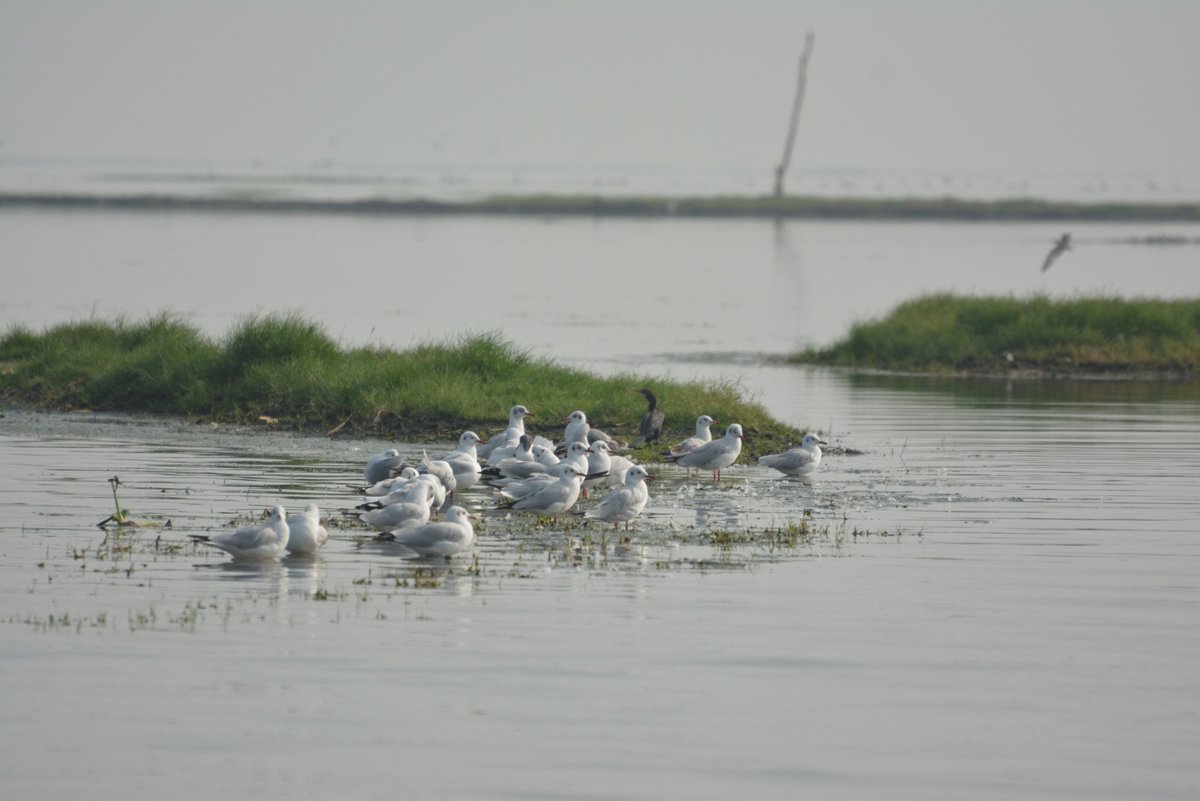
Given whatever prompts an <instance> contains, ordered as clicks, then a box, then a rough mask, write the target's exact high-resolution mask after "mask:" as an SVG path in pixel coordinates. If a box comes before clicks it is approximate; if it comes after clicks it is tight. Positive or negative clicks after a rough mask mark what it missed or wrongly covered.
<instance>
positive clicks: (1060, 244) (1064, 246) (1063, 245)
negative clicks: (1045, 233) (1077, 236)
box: [1042, 233, 1071, 272]
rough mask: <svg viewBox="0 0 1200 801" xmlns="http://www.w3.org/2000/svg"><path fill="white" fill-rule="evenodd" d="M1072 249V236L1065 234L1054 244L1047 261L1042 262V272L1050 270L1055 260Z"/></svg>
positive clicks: (1047, 255)
mask: <svg viewBox="0 0 1200 801" xmlns="http://www.w3.org/2000/svg"><path fill="white" fill-rule="evenodd" d="M1070 249H1071V235H1070V234H1069V233H1067V234H1063V235H1062V236H1060V237H1059V238H1058V239H1057V240H1056V241H1055V242H1054V247H1052V248H1051V249H1050V252H1049V253H1047V254H1046V260H1045V261H1044V262H1042V272H1046V270H1049V269H1050V265H1051V264H1054V260H1055V259H1057V258H1058V257H1059V256H1061V255H1062V254H1063V253H1065V252H1067V251H1068V250H1070Z"/></svg>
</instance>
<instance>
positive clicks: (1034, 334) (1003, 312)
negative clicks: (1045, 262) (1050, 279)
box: [791, 294, 1200, 373]
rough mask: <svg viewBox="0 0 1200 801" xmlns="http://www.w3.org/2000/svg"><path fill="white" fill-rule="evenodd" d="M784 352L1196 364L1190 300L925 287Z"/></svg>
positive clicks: (980, 366)
mask: <svg viewBox="0 0 1200 801" xmlns="http://www.w3.org/2000/svg"><path fill="white" fill-rule="evenodd" d="M1010 357H1011V358H1010ZM791 360H792V361H797V362H809V363H818V364H832V365H840V366H851V367H864V368H878V369H887V370H934V371H937V370H968V371H969V370H979V371H994V370H1005V369H1010V368H1027V369H1071V370H1089V371H1168V372H1178V373H1192V372H1194V371H1195V370H1196V368H1197V366H1198V365H1200V300H1153V299H1134V300H1125V299H1121V298H1112V297H1094V298H1078V299H1074V300H1051V299H1049V298H1047V297H1045V296H1040V295H1039V296H1033V297H1029V298H1015V297H971V296H968V297H964V296H957V295H949V294H938V295H928V296H925V297H921V298H917V299H915V300H911V301H908V302H906V303H902V304H900V305H899V306H897V307H896V308H895V309H894V310H893V311H892V312H891V313H890V314H888V315H887V316H886V317H885V318H884V319H882V320H874V321H870V322H864V323H858V324H856V325H854V326H853V327H852V328H851V329H850V333H849V335H848V336H847V337H846V338H845V339H843V340H842V341H840V342H837V343H835V344H834V345H833V346H831V347H828V348H823V349H811V350H808V351H804V352H802V353H799V354H796V355H795V356H793V357H792V358H791Z"/></svg>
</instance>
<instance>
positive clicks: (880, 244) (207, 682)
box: [0, 210, 1200, 801]
mask: <svg viewBox="0 0 1200 801" xmlns="http://www.w3.org/2000/svg"><path fill="white" fill-rule="evenodd" d="M1062 227H1063V226H1061V225H1058V224H1053V225H1047V224H1012V225H998V224H978V225H977V224H934V223H930V224H926V223H920V224H895V223H822V222H789V223H785V224H782V225H775V224H773V223H769V222H762V221H720V222H714V221H695V220H670V221H634V220H601V221H592V220H555V221H545V220H531V219H522V220H496V219H457V218H456V219H390V218H389V219H376V218H363V219H352V218H343V217H320V216H314V217H307V216H306V217H288V216H255V215H251V216H237V215H219V214H212V215H202V214H113V213H103V212H101V213H94V212H71V213H68V212H32V211H13V210H4V211H2V212H0V314H2V315H3V321H4V322H5V323H6V324H10V323H23V324H28V325H32V326H34V327H40V326H43V325H47V324H53V323H57V322H62V321H64V320H70V319H80V318H86V317H89V316H91V315H93V314H94V315H99V316H101V317H109V316H111V315H113V314H117V313H126V314H129V315H131V316H134V317H137V316H139V315H142V314H151V313H155V312H158V311H161V310H163V309H170V310H173V311H175V312H177V313H179V314H181V315H183V316H185V317H187V318H188V319H191V320H193V321H194V322H195V323H196V324H197V325H198V326H200V327H201V328H202V329H203V330H205V331H206V332H208V333H210V334H213V335H220V334H222V333H224V332H225V331H226V330H227V329H228V327H229V326H230V324H231V323H232V322H233V321H234V320H236V319H237V318H238V317H240V316H241V315H243V314H246V313H253V312H256V311H257V312H274V311H280V310H284V309H295V310H298V311H301V312H302V313H304V314H306V315H309V316H311V317H312V318H314V319H316V320H319V321H321V322H322V323H323V324H324V325H325V326H326V327H327V329H328V330H329V331H330V333H331V334H333V335H334V336H336V337H338V338H339V339H341V340H342V341H344V342H346V343H347V344H361V343H364V342H372V343H376V344H383V345H388V346H395V347H403V346H406V345H408V344H411V343H412V342H413V341H418V340H425V339H428V338H437V337H441V336H448V335H455V334H458V333H460V332H461V331H462V330H463V328H464V323H463V321H464V320H465V321H468V323H467V324H469V325H470V326H471V327H473V328H474V329H475V330H489V329H495V330H499V331H501V332H502V333H503V334H504V335H506V336H508V337H510V338H512V339H513V341H514V342H516V343H517V344H518V345H519V346H521V347H527V348H529V349H531V350H533V351H535V352H537V353H541V354H546V355H550V356H552V357H554V358H556V359H560V360H563V361H565V362H568V363H570V364H572V365H578V366H584V367H589V368H591V369H596V370H600V371H603V372H620V371H631V372H636V373H638V374H642V375H647V376H650V377H655V376H668V375H669V376H673V377H678V378H683V379H691V378H699V379H722V380H726V381H732V382H736V383H737V384H738V385H739V386H741V387H742V388H743V389H744V390H745V392H746V393H747V394H749V395H751V396H754V397H756V398H758V399H759V400H761V401H762V402H763V404H764V405H765V406H766V407H767V408H768V410H770V411H771V413H772V414H773V415H775V416H777V417H779V418H781V419H783V420H785V421H788V422H790V423H792V424H794V425H797V426H799V427H801V428H810V427H811V428H816V429H819V430H821V431H822V432H823V433H824V434H825V436H826V438H827V439H829V440H831V441H832V442H833V443H834V444H835V445H837V446H840V447H842V448H848V449H851V450H853V451H858V452H861V453H860V454H859V455H842V454H840V453H836V452H835V453H832V454H830V455H828V456H827V457H826V460H825V461H824V462H823V463H822V466H821V469H820V471H819V472H818V473H816V474H815V475H814V476H813V477H811V478H810V479H807V480H787V479H782V478H780V477H779V476H777V475H776V474H774V473H772V472H771V471H767V470H761V469H758V468H755V467H748V466H738V467H735V468H733V469H731V470H729V471H727V474H726V477H725V478H724V480H723V481H722V483H721V485H720V486H719V487H713V486H712V485H711V483H710V482H709V481H708V480H707V479H700V480H696V479H692V480H685V478H684V476H683V473H682V471H681V470H678V469H676V468H673V467H667V466H656V467H655V468H654V472H655V473H657V474H658V477H659V481H658V482H657V483H655V484H654V485H653V486H652V490H651V492H652V502H651V505H650V506H649V508H648V509H647V513H646V515H645V516H644V518H643V519H642V520H641V521H640V522H639V525H638V529H637V531H636V532H635V533H634V534H633V535H631V537H630V539H629V540H628V541H623V540H622V539H620V538H613V537H612V536H611V535H609V534H607V533H606V532H603V531H602V530H601V529H599V528H596V527H594V526H587V525H584V524H582V523H581V522H580V521H579V520H577V519H572V520H571V521H570V522H569V523H568V524H567V525H566V526H565V527H538V526H536V525H535V524H533V523H531V522H530V521H528V520H524V519H523V518H513V519H508V518H506V517H505V516H504V515H503V514H502V513H499V512H494V511H485V512H484V517H485V520H484V523H483V525H482V526H480V529H479V540H478V541H477V544H476V546H475V548H474V552H473V554H472V555H471V556H469V557H466V558H461V559H459V560H456V561H455V562H454V563H452V564H451V565H450V566H446V565H443V564H440V563H439V564H428V563H414V562H411V561H407V560H404V559H402V558H400V557H399V556H398V555H397V554H396V553H394V552H392V551H389V550H388V549H386V548H382V547H378V546H371V545H364V544H361V543H360V540H361V538H362V536H363V534H364V532H362V531H361V530H358V529H353V528H350V527H348V526H346V525H342V524H335V525H334V526H333V530H334V540H333V541H332V542H331V543H330V544H329V546H327V548H326V549H325V550H324V552H323V553H322V554H321V555H320V556H319V557H317V558H316V559H312V560H298V559H287V560H284V561H283V562H281V563H280V564H278V565H271V566H268V567H265V568H264V567H258V568H247V567H244V566H235V565H232V564H230V563H229V562H228V561H227V559H226V558H225V557H224V556H223V555H221V554H219V553H213V552H209V551H207V550H204V549H199V548H198V547H197V546H193V545H191V544H189V543H188V538H187V536H186V535H187V534H189V533H198V532H205V531H210V530H221V529H224V528H225V527H227V526H229V525H230V524H231V521H233V520H235V519H236V520H239V521H245V520H246V519H249V518H252V517H255V516H257V515H258V514H260V513H261V511H262V509H263V508H264V507H265V506H267V505H269V504H272V503H275V502H278V501H282V502H283V503H284V504H285V505H287V506H289V507H299V506H301V505H303V504H304V503H306V502H309V501H313V502H316V503H318V504H320V506H321V507H322V509H323V510H325V512H326V513H332V514H335V515H336V513H337V512H338V510H340V509H344V508H347V507H349V506H350V505H351V504H352V503H353V502H354V499H355V496H354V495H353V494H352V493H351V492H350V490H349V489H348V488H347V487H348V485H350V484H353V483H355V482H356V481H357V480H359V479H360V478H361V468H362V464H363V463H364V461H365V460H366V458H367V456H368V455H369V454H370V453H373V452H376V451H378V450H382V449H383V448H384V447H387V445H388V443H383V442H372V441H358V440H335V441H327V440H324V439H319V438H303V437H295V436H292V435H290V434H283V433H273V434H269V435H264V434H263V433H262V432H243V431H230V430H225V429H217V428H211V427H208V426H197V425H193V424H190V423H177V422H171V423H164V422H161V421H147V420H136V419H127V418H121V417H109V416H104V415H40V414H29V413H24V412H18V411H11V410H10V411H8V412H7V413H6V414H5V415H4V416H3V417H2V418H0V536H2V539H0V557H2V558H0V599H2V604H0V626H2V627H3V631H4V638H3V640H0V643H2V644H0V682H3V685H4V686H5V704H4V705H3V709H2V712H0V736H3V741H4V748H2V749H0V774H2V775H3V776H4V777H5V778H4V781H5V791H6V795H12V796H13V797H21V798H29V797H73V796H81V795H85V794H86V795H88V796H89V797H93V798H99V799H103V798H119V799H122V801H126V799H129V798H131V797H135V798H136V797H154V798H160V797H171V798H210V797H212V796H213V795H214V794H216V793H221V792H226V793H229V792H232V793H234V794H235V795H238V796H243V795H250V794H253V795H254V796H256V797H263V798H278V797H316V796H329V795H331V794H336V795H338V796H347V795H350V796H368V795H370V796H375V795H382V794H383V793H385V792H387V793H396V792H403V793H404V794H406V795H411V796H413V797H438V796H441V797H453V798H528V797H531V796H543V797H567V798H697V797H701V798H718V797H719V798H727V797H732V796H739V797H745V796H750V797H788V798H792V797H795V796H796V795H797V791H799V792H801V793H805V794H807V795H814V796H819V797H848V798H861V797H872V796H877V797H880V796H883V797H888V798H914V799H918V798H919V799H929V798H954V799H959V798H964V797H970V798H981V797H982V798H1007V797H1021V798H1028V797H1054V798H1056V799H1057V798H1064V797H1067V798H1070V797H1074V798H1080V799H1083V798H1087V799H1093V798H1097V797H1112V798H1130V797H1139V798H1140V797H1155V798H1193V797H1195V796H1196V794H1197V791H1198V790H1200V770H1198V769H1197V768H1196V766H1195V760H1194V756H1193V751H1194V750H1195V749H1194V743H1195V742H1196V740H1197V737H1198V735H1200V725H1198V723H1197V721H1198V720H1200V701H1198V700H1197V696H1196V694H1195V693H1194V692H1193V690H1192V687H1191V682H1192V676H1194V675H1195V674H1196V672H1197V669H1198V668H1200V637H1198V636H1197V635H1196V630H1195V620H1196V614H1197V607H1198V606H1200V588H1198V586H1197V582H1196V580H1195V577H1196V575H1197V568H1198V566H1200V565H1198V564H1197V561H1198V558H1200V546H1198V545H1197V539H1196V534H1197V532H1198V529H1197V526H1196V523H1195V521H1196V520H1197V519H1198V517H1200V508H1198V507H1200V500H1197V496H1196V492H1195V484H1196V476H1197V475H1200V393H1198V391H1197V388H1196V385H1194V384H1191V385H1188V384H1169V383H1120V384H1108V383H1068V382H1034V383H1019V382H1017V383H1013V382H1004V381H978V382H961V381H950V382H938V381H929V380H922V379H910V378H894V377H883V376H855V375H850V374H846V373H841V372H838V371H831V370H825V369H817V368H785V367H763V366H760V365H759V364H758V363H757V362H756V360H754V359H751V358H746V357H745V356H739V355H737V354H746V353H753V352H763V351H766V352H775V353H779V352H786V351H788V350H791V349H793V348H795V347H799V346H801V345H805V344H823V343H826V342H829V341H831V340H833V339H835V338H837V337H838V336H840V335H841V334H842V333H843V332H844V331H845V329H846V327H847V326H849V324H850V323H851V322H853V321H854V320H856V319H861V318H863V317H867V316H872V315H876V314H882V313H883V312H885V311H886V310H887V309H888V308H889V307H890V306H891V305H893V304H894V303H896V302H899V301H900V300H904V299H907V298H909V297H912V296H914V295H916V294H918V293H921V292H925V291H934V290H937V291H947V290H954V291H963V292H965V291H978V292H989V293H1009V292H1011V293H1016V294H1021V295H1023V294H1027V293H1030V292H1034V291H1042V292H1045V293H1047V294H1050V295H1052V296H1056V297H1069V296H1073V295H1077V294H1090V293H1095V292H1106V293H1110V294H1119V295H1125V296H1130V295H1156V296H1163V297H1185V296H1196V295H1197V294H1200V270H1197V269H1195V268H1196V266H1197V264H1196V260H1197V254H1200V249H1198V248H1197V247H1196V246H1194V245H1173V246H1146V245H1134V244H1130V243H1129V240H1131V239H1134V238H1140V237H1146V236H1152V235H1159V234H1167V235H1171V236H1181V237H1184V238H1191V239H1195V238H1196V237H1197V235H1198V232H1197V229H1196V227H1195V226H1186V225H1184V226H1154V225H1108V224H1089V225H1072V226H1070V229H1071V230H1072V231H1073V233H1074V236H1075V239H1076V240H1077V242H1078V244H1077V246H1076V250H1075V251H1074V252H1072V253H1070V254H1067V256H1065V257H1064V258H1063V259H1062V260H1061V261H1059V262H1058V263H1056V264H1055V266H1054V268H1053V269H1052V270H1051V271H1050V272H1048V273H1046V274H1044V275H1043V274H1041V273H1039V272H1038V270H1039V268H1040V264H1041V259H1042V257H1043V256H1044V254H1045V252H1046V250H1047V249H1048V247H1049V244H1050V242H1051V241H1052V240H1053V239H1054V238H1055V237H1056V236H1057V235H1058V234H1059V233H1060V229H1061V228H1062ZM713 354H716V355H713ZM663 402H664V403H665V404H670V399H669V398H663ZM580 405H581V406H582V407H584V408H586V402H585V400H583V399H581V402H580ZM696 413H698V410H697V412H696ZM630 423H631V425H632V423H633V421H630ZM481 433H483V432H481ZM676 433H677V434H678V435H679V436H680V437H682V436H683V435H684V434H685V432H676ZM428 444H430V445H433V446H445V447H446V448H448V447H449V446H450V443H428ZM405 447H407V448H409V449H410V451H409V452H410V453H412V454H413V455H416V453H417V444H416V443H409V444H407V445H406V446H405ZM113 475H117V476H119V477H120V479H121V481H122V484H123V486H122V487H121V488H120V499H121V503H122V504H123V505H124V506H126V507H127V508H129V509H130V510H131V511H132V512H133V514H134V516H135V517H137V518H140V519H143V520H145V521H147V522H149V523H151V524H152V525H151V526H150V527H147V528H143V529H137V530H134V531H133V532H126V533H122V534H120V535H117V534H115V533H110V534H109V535H108V536H107V538H106V535H105V534H104V533H103V532H102V531H100V530H99V529H98V528H96V525H95V524H96V523H97V522H98V521H100V520H101V519H103V518H105V517H106V516H108V515H109V514H111V513H112V511H113V499H112V495H111V492H110V487H109V484H108V483H107V479H108V478H109V477H110V476H113ZM464 497H465V500H466V502H467V503H468V504H470V505H472V506H476V507H480V508H485V507H490V506H491V503H490V500H489V498H488V496H487V495H486V493H485V492H482V491H469V492H467V493H465V495H464ZM168 520H169V521H170V527H164V524H165V523H166V521H168Z"/></svg>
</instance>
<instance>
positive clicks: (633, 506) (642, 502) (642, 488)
mask: <svg viewBox="0 0 1200 801" xmlns="http://www.w3.org/2000/svg"><path fill="white" fill-rule="evenodd" d="M651 480H653V479H652V477H651V476H649V475H648V474H647V473H646V468H644V467H642V466H641V465H638V464H635V465H634V466H633V467H631V468H629V472H628V473H626V474H625V483H624V484H622V485H621V486H619V487H617V488H616V489H614V490H613V491H612V492H610V493H608V494H607V495H605V496H604V499H603V500H601V501H600V503H598V504H596V508H594V509H590V510H588V512H587V514H585V515H584V517H588V518H591V519H593V520H603V521H604V522H605V523H612V524H613V530H614V531H615V530H616V528H617V525H618V524H620V523H624V524H625V530H626V531H628V530H629V524H630V523H631V522H633V520H634V518H636V517H637V516H638V515H640V514H641V513H642V510H643V509H645V508H646V502H647V501H648V500H650V490H649V489H647V488H646V482H647V481H651Z"/></svg>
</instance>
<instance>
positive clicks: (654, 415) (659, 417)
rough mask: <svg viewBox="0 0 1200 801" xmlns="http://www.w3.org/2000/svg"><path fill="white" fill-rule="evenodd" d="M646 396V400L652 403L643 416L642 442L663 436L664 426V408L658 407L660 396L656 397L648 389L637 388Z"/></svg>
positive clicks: (640, 429)
mask: <svg viewBox="0 0 1200 801" xmlns="http://www.w3.org/2000/svg"><path fill="white" fill-rule="evenodd" d="M636 391H637V392H640V393H641V394H642V395H643V396H645V398H646V402H647V403H649V404H650V408H649V409H647V410H646V414H645V416H644V417H642V424H641V426H640V427H639V429H638V430H639V431H640V432H641V435H642V442H643V443H646V442H654V441H655V440H656V439H658V438H659V437H661V436H662V427H663V410H662V409H660V408H658V398H656V397H654V393H653V392H651V391H650V390H648V389H639V390H636Z"/></svg>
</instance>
